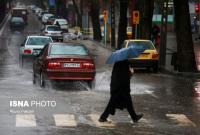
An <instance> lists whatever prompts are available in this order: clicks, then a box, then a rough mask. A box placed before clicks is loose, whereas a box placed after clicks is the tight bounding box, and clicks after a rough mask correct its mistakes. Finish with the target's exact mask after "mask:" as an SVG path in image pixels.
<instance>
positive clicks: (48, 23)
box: [46, 16, 63, 25]
mask: <svg viewBox="0 0 200 135" xmlns="http://www.w3.org/2000/svg"><path fill="white" fill-rule="evenodd" d="M62 18H63V17H61V16H51V17H49V19H48V20H47V23H46V24H47V25H53V23H54V21H55V19H62Z"/></svg>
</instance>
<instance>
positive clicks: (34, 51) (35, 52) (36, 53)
mask: <svg viewBox="0 0 200 135" xmlns="http://www.w3.org/2000/svg"><path fill="white" fill-rule="evenodd" d="M40 51H41V50H33V55H38V54H39V53H40Z"/></svg>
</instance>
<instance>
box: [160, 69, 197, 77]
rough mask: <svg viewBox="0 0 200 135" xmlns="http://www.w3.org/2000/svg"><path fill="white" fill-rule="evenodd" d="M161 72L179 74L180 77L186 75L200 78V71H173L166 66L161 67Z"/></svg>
mask: <svg viewBox="0 0 200 135" xmlns="http://www.w3.org/2000/svg"><path fill="white" fill-rule="evenodd" d="M160 72H161V73H164V74H169V75H173V76H179V77H185V78H193V79H199V78H200V73H199V72H196V73H195V72H194V73H193V72H177V71H171V70H168V69H165V68H161V69H160Z"/></svg>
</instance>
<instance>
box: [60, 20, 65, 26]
mask: <svg viewBox="0 0 200 135" xmlns="http://www.w3.org/2000/svg"><path fill="white" fill-rule="evenodd" d="M58 23H59V24H60V25H66V24H67V21H65V20H59V21H58Z"/></svg>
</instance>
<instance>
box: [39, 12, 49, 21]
mask: <svg viewBox="0 0 200 135" xmlns="http://www.w3.org/2000/svg"><path fill="white" fill-rule="evenodd" d="M47 13H48V11H40V12H39V13H38V19H39V20H41V19H42V16H43V15H44V14H47Z"/></svg>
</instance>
